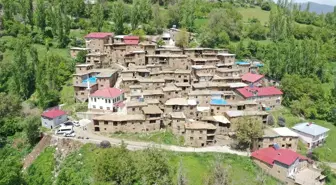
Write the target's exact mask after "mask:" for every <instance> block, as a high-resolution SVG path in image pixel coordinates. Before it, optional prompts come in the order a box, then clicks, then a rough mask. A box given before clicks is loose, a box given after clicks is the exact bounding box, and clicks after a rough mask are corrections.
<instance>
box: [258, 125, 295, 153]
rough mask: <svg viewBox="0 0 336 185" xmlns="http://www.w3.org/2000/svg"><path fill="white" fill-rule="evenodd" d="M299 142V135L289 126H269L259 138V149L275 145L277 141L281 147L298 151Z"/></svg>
mask: <svg viewBox="0 0 336 185" xmlns="http://www.w3.org/2000/svg"><path fill="white" fill-rule="evenodd" d="M298 142H299V135H298V134H296V133H295V132H293V131H292V130H290V129H289V128H287V127H279V128H267V129H264V135H263V137H262V138H260V139H259V142H258V147H257V149H260V148H268V147H273V145H274V143H276V144H278V146H279V147H281V148H287V149H291V150H293V151H296V150H297V146H298Z"/></svg>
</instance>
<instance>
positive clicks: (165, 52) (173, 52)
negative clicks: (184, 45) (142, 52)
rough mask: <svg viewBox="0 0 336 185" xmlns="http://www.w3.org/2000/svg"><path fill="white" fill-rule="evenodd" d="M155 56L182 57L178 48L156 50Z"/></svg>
mask: <svg viewBox="0 0 336 185" xmlns="http://www.w3.org/2000/svg"><path fill="white" fill-rule="evenodd" d="M155 55H183V50H182V49H180V48H175V47H171V48H157V49H155Z"/></svg>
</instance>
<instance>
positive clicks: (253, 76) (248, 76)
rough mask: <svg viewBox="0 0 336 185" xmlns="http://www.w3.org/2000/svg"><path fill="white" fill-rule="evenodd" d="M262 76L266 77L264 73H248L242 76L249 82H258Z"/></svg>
mask: <svg viewBox="0 0 336 185" xmlns="http://www.w3.org/2000/svg"><path fill="white" fill-rule="evenodd" d="M262 78H264V75H260V74H253V73H246V74H244V75H243V76H242V80H243V81H247V82H251V83H254V82H257V81H259V80H260V79H262Z"/></svg>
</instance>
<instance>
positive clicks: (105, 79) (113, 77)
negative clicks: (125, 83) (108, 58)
mask: <svg viewBox="0 0 336 185" xmlns="http://www.w3.org/2000/svg"><path fill="white" fill-rule="evenodd" d="M96 78H97V84H98V89H106V88H110V87H114V85H115V84H116V82H117V79H118V73H117V71H116V70H107V71H101V72H99V74H97V75H96Z"/></svg>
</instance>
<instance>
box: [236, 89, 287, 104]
mask: <svg viewBox="0 0 336 185" xmlns="http://www.w3.org/2000/svg"><path fill="white" fill-rule="evenodd" d="M236 92H237V93H238V95H240V97H242V98H243V99H245V100H254V101H256V102H258V103H260V104H261V105H262V106H263V108H264V109H271V108H275V107H278V106H280V105H281V98H282V94H283V93H282V92H281V90H279V89H277V88H276V87H243V88H239V89H237V90H236Z"/></svg>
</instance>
